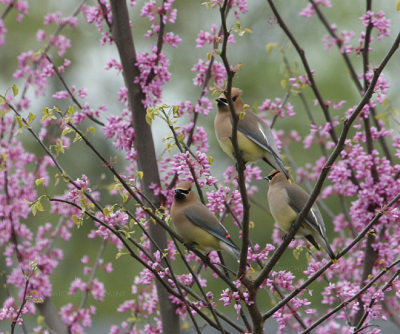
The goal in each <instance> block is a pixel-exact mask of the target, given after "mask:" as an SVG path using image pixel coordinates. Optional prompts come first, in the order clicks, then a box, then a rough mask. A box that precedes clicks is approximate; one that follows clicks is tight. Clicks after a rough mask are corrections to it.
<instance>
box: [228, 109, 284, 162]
mask: <svg viewBox="0 0 400 334" xmlns="http://www.w3.org/2000/svg"><path fill="white" fill-rule="evenodd" d="M231 121H232V118H231ZM238 130H239V131H240V132H242V133H243V134H244V135H245V136H246V137H247V138H249V139H250V140H251V141H253V142H254V143H256V144H257V145H259V146H260V147H262V148H263V149H264V150H266V151H267V152H269V153H271V154H273V155H274V156H278V154H277V152H278V150H277V148H276V144H275V140H274V137H273V136H272V132H271V129H270V128H269V127H268V126H267V125H266V124H265V123H264V122H262V121H261V120H260V119H259V118H258V117H257V115H256V114H254V113H253V112H252V111H251V110H248V111H247V112H246V114H245V116H244V118H243V119H240V120H239V122H238Z"/></svg>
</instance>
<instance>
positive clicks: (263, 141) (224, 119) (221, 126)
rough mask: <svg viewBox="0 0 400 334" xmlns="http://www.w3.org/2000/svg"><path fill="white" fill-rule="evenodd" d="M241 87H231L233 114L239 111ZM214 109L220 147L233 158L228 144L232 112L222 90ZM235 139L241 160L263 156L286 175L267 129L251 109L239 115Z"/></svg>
mask: <svg viewBox="0 0 400 334" xmlns="http://www.w3.org/2000/svg"><path fill="white" fill-rule="evenodd" d="M241 93H242V91H241V90H240V89H239V88H232V92H231V97H232V101H233V104H234V106H235V112H236V114H237V115H239V114H240V112H242V111H243V106H244V103H243V100H242V99H241V98H240V94H241ZM216 101H217V102H218V112H217V114H216V116H215V119H214V127H215V134H216V136H217V139H218V142H219V145H220V146H221V148H222V150H223V151H224V152H225V153H226V154H227V155H229V156H230V157H231V158H233V155H234V149H233V145H232V141H231V138H232V115H231V111H230V109H229V105H228V101H227V99H226V96H225V94H221V95H220V96H219V98H218V99H217V100H216ZM237 139H238V145H239V149H240V152H241V154H242V158H243V159H244V161H245V162H248V161H257V160H260V159H262V160H264V161H265V162H266V163H268V164H269V165H270V166H271V167H272V168H274V169H279V170H280V171H282V172H283V173H284V174H285V175H286V177H287V178H289V175H287V173H286V169H285V167H284V166H283V163H282V160H281V158H280V157H279V155H278V153H277V152H278V151H277V149H276V144H275V141H274V137H273V136H272V132H271V129H270V128H269V126H268V125H267V124H265V123H264V122H263V121H262V120H261V119H259V118H258V116H257V115H256V114H255V113H253V112H252V111H251V110H247V111H246V112H245V115H244V117H243V119H239V122H238V132H237Z"/></svg>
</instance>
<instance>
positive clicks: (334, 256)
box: [313, 233, 336, 262]
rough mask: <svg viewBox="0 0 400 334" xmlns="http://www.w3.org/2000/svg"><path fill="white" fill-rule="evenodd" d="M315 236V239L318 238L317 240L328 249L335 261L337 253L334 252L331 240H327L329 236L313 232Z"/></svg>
mask: <svg viewBox="0 0 400 334" xmlns="http://www.w3.org/2000/svg"><path fill="white" fill-rule="evenodd" d="M313 236H314V237H316V238H315V239H316V240H317V242H318V243H319V244H320V245H321V246H322V247H323V248H324V249H325V250H326V252H327V253H328V255H329V257H330V258H331V259H332V260H333V261H334V262H335V261H336V255H335V253H334V252H333V250H332V248H331V246H330V245H329V242H328V240H327V238H326V237H325V236H322V235H319V234H316V233H314V234H313Z"/></svg>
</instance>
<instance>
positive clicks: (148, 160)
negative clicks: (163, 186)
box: [111, 0, 180, 334]
mask: <svg viewBox="0 0 400 334" xmlns="http://www.w3.org/2000/svg"><path fill="white" fill-rule="evenodd" d="M111 11H112V15H113V22H112V26H111V31H112V36H113V39H114V41H115V43H116V45H117V49H118V52H119V56H120V59H121V64H122V68H123V76H124V81H125V86H126V87H127V89H128V100H129V105H130V108H131V111H132V115H133V117H132V118H133V128H134V130H135V141H134V145H135V148H136V151H137V154H138V168H139V170H140V171H145V172H144V174H143V188H144V193H145V194H146V196H147V197H149V198H150V199H151V200H152V202H153V203H154V204H155V206H156V207H159V206H160V204H161V198H160V196H156V195H154V192H153V191H152V190H150V188H149V187H150V185H151V184H156V185H158V186H160V176H159V173H158V166H157V159H156V155H155V148H154V142H153V135H152V133H151V128H150V126H149V125H148V124H147V122H146V109H145V107H144V105H143V100H144V94H143V92H142V89H141V86H140V84H139V83H135V78H138V77H139V76H140V73H139V68H138V67H137V66H136V50H135V46H134V43H133V37H132V33H131V28H130V23H129V15H128V8H127V5H126V1H125V0H113V1H111ZM149 228H150V234H151V235H152V236H153V238H154V240H155V241H156V242H157V243H158V246H159V248H161V249H166V248H167V237H166V233H165V231H164V229H163V228H162V227H161V226H159V225H158V224H153V223H150V224H149ZM151 247H152V251H155V250H156V247H155V246H154V245H153V244H152V246H151ZM156 287H157V295H158V301H159V304H160V314H161V320H162V327H163V332H164V333H167V332H168V333H171V334H174V333H176V334H179V331H180V325H179V317H178V315H177V314H176V307H175V305H173V304H172V302H171V301H170V300H169V298H168V297H169V295H168V292H167V291H166V290H165V289H164V288H163V287H162V286H161V284H160V281H159V280H157V281H156Z"/></svg>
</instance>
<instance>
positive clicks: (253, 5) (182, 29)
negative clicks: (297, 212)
mask: <svg viewBox="0 0 400 334" xmlns="http://www.w3.org/2000/svg"><path fill="white" fill-rule="evenodd" d="M79 3H80V2H77V1H44V0H42V1H41V2H40V5H39V4H38V3H37V2H30V7H31V8H30V9H29V15H28V16H27V17H25V18H24V19H23V21H22V22H21V23H17V22H16V20H15V13H14V12H11V13H10V14H9V15H8V16H7V17H6V19H5V21H4V23H5V26H6V27H7V29H8V33H7V36H6V43H5V45H3V47H2V48H1V52H0V64H1V68H2V70H1V73H0V89H1V93H2V94H4V93H5V92H6V91H7V89H9V87H10V86H11V85H12V84H16V85H17V86H20V87H22V86H23V84H24V82H23V81H22V80H15V79H13V77H12V74H13V72H14V71H15V69H16V68H17V56H18V55H19V54H20V53H21V52H26V51H28V50H33V51H38V50H39V49H42V48H43V44H42V43H39V42H37V41H36V36H35V34H36V32H37V30H38V29H44V30H45V31H46V33H49V34H50V33H53V32H54V31H55V29H56V27H55V26H54V25H50V26H47V27H43V24H42V23H43V17H44V15H46V13H53V12H56V11H61V12H62V16H63V17H65V16H69V15H71V13H72V12H73V11H74V10H75V8H76V7H77V6H78V5H79ZM96 3H97V2H95V1H88V2H87V4H88V5H96ZM307 3H308V2H307V1H297V0H292V1H288V0H286V1H276V6H277V8H278V9H279V11H280V12H281V15H282V16H283V17H284V18H285V20H286V22H287V23H288V26H289V28H290V29H291V31H292V32H293V33H294V35H295V37H296V39H297V40H298V42H299V43H300V45H301V46H302V48H303V49H304V50H305V52H306V56H307V58H308V61H309V64H310V66H311V68H312V69H313V70H315V80H316V82H317V84H318V87H319V89H320V91H321V94H322V96H323V98H324V99H325V100H328V99H329V100H332V101H340V100H343V99H345V100H347V101H348V102H347V104H346V105H345V107H344V109H347V108H348V107H350V106H353V105H355V104H357V103H358V101H359V100H360V96H359V93H358V92H357V91H356V89H355V87H354V85H353V83H352V82H351V80H350V77H349V75H348V71H347V69H346V68H345V66H344V62H343V59H342V57H341V55H340V54H339V53H338V51H337V49H336V47H332V49H331V50H330V51H329V52H326V51H324V49H323V46H322V42H321V39H322V37H323V36H324V35H326V31H325V30H324V28H323V26H322V25H321V23H320V22H319V21H318V19H317V18H316V17H313V18H311V19H306V18H304V17H300V16H299V15H298V13H299V12H300V10H301V9H302V8H304V7H305V6H306V5H307ZM142 4H143V1H140V0H138V1H137V5H136V6H135V7H133V8H130V11H131V18H132V21H133V36H134V40H135V45H136V50H137V52H140V51H149V50H150V47H151V45H152V44H154V43H155V42H156V41H155V39H154V38H153V39H145V38H143V34H144V33H145V32H146V31H147V29H148V28H149V23H148V21H147V19H146V18H142V17H140V15H139V14H140V8H141V6H142ZM174 6H175V7H176V8H178V19H177V22H176V24H174V25H171V24H168V25H167V26H166V30H167V31H174V32H175V33H177V34H178V35H179V36H180V37H181V38H182V43H181V44H180V45H179V47H178V49H173V48H171V47H169V46H165V47H164V52H165V53H166V54H167V56H168V57H169V60H170V63H171V67H170V72H171V81H170V82H169V83H167V84H166V85H165V89H164V98H163V102H164V103H166V104H169V105H175V104H178V103H179V102H181V101H186V100H190V101H192V102H193V103H195V102H196V100H197V98H198V97H199V94H200V88H199V87H195V86H193V84H192V80H193V78H194V76H195V75H196V74H195V73H193V72H192V71H191V68H192V66H193V65H194V64H195V63H197V60H198V59H199V58H201V59H206V53H207V52H210V51H211V47H210V46H205V47H203V48H202V49H196V47H195V46H196V42H195V39H196V37H197V34H198V32H199V31H200V30H204V31H210V27H211V24H216V25H217V26H218V27H219V25H220V20H219V12H218V10H211V9H207V8H206V7H205V6H204V5H202V1H187V0H177V1H175V3H174ZM378 6H379V7H378ZM3 8H4V5H1V6H0V12H2V11H3ZM364 8H365V4H364V1H347V0H336V1H333V8H332V9H329V10H327V9H323V12H324V13H325V14H326V15H327V17H328V20H329V21H330V23H335V24H336V25H337V26H338V29H339V31H341V30H347V31H354V32H355V38H354V40H353V45H357V43H358V42H357V40H358V36H359V33H360V32H361V31H363V30H364V27H363V25H362V24H361V22H360V20H359V19H358V18H359V17H360V16H361V15H363V13H364V11H365V9H364ZM373 10H374V11H380V10H383V11H385V12H386V13H387V16H388V18H390V19H391V24H392V28H391V31H392V34H393V35H395V34H397V32H398V31H399V29H400V20H399V12H396V11H395V1H381V2H379V3H376V4H375V5H374V8H373ZM232 14H233V13H231V14H230V16H229V20H228V22H229V26H234V23H235V21H236V19H235V18H234V17H233V15H232ZM272 16H273V15H272V12H271V10H270V8H269V6H268V4H267V1H261V0H252V1H249V12H248V13H247V14H246V15H242V16H241V19H240V22H241V25H242V26H243V27H245V28H250V29H251V30H252V34H246V35H244V36H243V37H238V36H235V39H236V44H234V45H229V46H228V57H229V61H230V62H231V64H237V63H241V64H242V65H243V66H242V68H241V69H240V71H239V73H238V74H237V75H236V76H235V79H234V86H237V87H240V88H241V89H242V90H243V98H244V100H245V102H246V103H248V104H250V105H252V106H253V107H254V109H255V107H256V106H258V105H261V103H262V102H263V101H264V100H265V99H266V98H270V99H272V100H273V99H275V98H276V97H279V98H284V96H285V93H286V92H285V90H284V89H283V88H282V87H281V85H280V82H281V80H283V79H285V77H284V75H283V72H284V67H283V62H282V58H281V55H280V53H279V52H278V51H277V50H275V51H273V52H272V53H270V54H269V53H267V52H266V44H268V43H278V44H280V45H281V46H282V47H283V48H284V50H285V52H286V54H287V57H288V59H289V61H290V63H291V66H292V68H293V69H296V70H297V75H301V74H304V71H303V66H302V64H301V63H300V62H299V57H298V56H297V54H296V52H295V51H294V49H293V47H292V46H291V45H290V44H289V43H288V40H287V38H286V37H285V35H284V33H283V32H282V30H281V29H280V27H279V26H278V25H277V24H275V25H272V24H270V23H269V21H270V19H271V17H272ZM78 21H79V26H78V28H77V29H73V28H71V27H67V28H65V29H64V30H63V34H64V35H65V36H66V37H67V38H69V39H71V42H72V46H73V47H72V48H71V49H69V50H68V51H67V53H66V58H68V59H70V60H71V61H72V65H71V66H70V67H69V68H68V69H67V70H66V72H65V74H64V78H65V80H66V82H67V83H68V84H69V85H76V86H77V88H86V89H87V90H88V97H87V99H86V100H85V101H86V102H88V103H89V104H90V105H91V107H92V108H97V107H98V106H100V105H102V104H106V105H107V106H108V108H109V110H108V112H106V113H104V115H102V120H103V121H104V120H105V118H106V116H108V115H111V114H119V113H120V112H121V111H122V109H123V106H122V104H121V103H120V102H118V100H117V92H118V90H119V89H120V88H121V87H122V86H123V80H122V76H118V75H117V74H116V71H114V70H109V71H105V70H103V69H104V67H105V65H106V62H107V61H108V60H109V59H111V58H115V59H117V60H119V57H118V54H117V52H116V48H115V46H114V45H113V46H109V45H107V46H104V47H102V46H100V34H99V32H98V31H97V29H96V27H95V26H94V25H88V24H87V23H86V21H85V19H84V18H83V16H82V14H80V15H79V16H78ZM105 29H106V27H105ZM374 37H375V34H374ZM393 40H394V36H391V37H389V38H384V39H383V40H382V41H381V42H375V43H374V44H373V51H372V52H371V64H372V65H374V66H376V65H378V63H379V62H380V60H381V59H382V57H383V56H384V55H385V54H386V52H387V50H388V49H389V47H390V45H391V43H392V41H393ZM52 54H53V55H54V62H55V64H57V65H61V64H62V59H59V57H58V56H56V54H55V52H54V50H52ZM350 59H351V60H353V61H354V66H355V68H356V70H358V71H359V70H361V68H362V62H361V59H360V58H357V57H356V56H355V55H354V54H351V55H350ZM399 59H400V58H399V56H398V54H397V55H395V56H394V57H393V59H392V60H391V62H390V63H389V65H388V68H387V69H386V71H385V72H384V73H385V77H386V78H387V80H388V81H389V83H390V85H391V89H390V91H389V94H388V102H389V108H388V107H385V108H384V107H382V106H379V107H378V108H377V110H378V113H379V114H384V113H387V114H388V115H389V116H392V115H391V113H392V111H391V109H390V106H398V105H399V102H400V97H399V94H397V91H398V87H399V80H400V76H399V73H400V72H399V70H400V62H399ZM217 60H218V59H217ZM59 90H63V88H62V86H61V84H60V82H59V81H58V79H57V78H52V79H51V80H50V86H49V87H48V88H47V92H46V96H43V97H40V98H38V99H34V100H33V102H32V107H31V109H30V110H29V111H31V112H33V113H37V114H38V116H39V117H37V120H36V121H35V129H36V130H38V129H39V127H40V123H39V119H40V111H41V109H42V107H43V106H49V107H51V106H53V105H58V106H59V107H62V108H63V107H64V108H65V107H67V106H68V104H66V103H65V102H62V103H60V101H58V100H55V99H53V98H52V97H51V96H52V94H54V93H55V92H56V91H59ZM304 94H305V97H306V98H307V101H308V104H309V105H310V107H311V109H312V112H313V116H314V117H315V119H316V120H317V123H318V124H323V123H324V118H323V115H322V112H321V111H320V109H319V108H318V107H314V106H313V101H314V96H313V94H312V92H311V90H310V89H306V90H305V91H304ZM28 95H29V96H30V97H33V93H32V91H31V92H30V93H29V94H28ZM81 102H82V101H81ZM289 102H290V103H291V104H293V105H294V107H295V108H294V110H295V111H296V113H297V114H296V116H295V117H294V118H289V117H287V118H285V119H278V121H277V123H276V125H275V128H276V129H283V130H285V132H286V133H288V132H289V130H291V129H295V130H297V131H298V132H299V133H300V134H301V135H302V136H305V135H307V134H308V133H309V121H308V118H307V116H306V114H305V110H304V107H303V105H302V104H301V102H300V99H299V98H298V97H297V96H294V95H293V96H291V97H290V99H289ZM331 112H332V114H333V115H338V116H342V114H343V111H342V110H340V111H334V110H331ZM213 119H214V113H210V114H209V115H208V116H207V117H206V116H201V117H200V118H199V125H202V126H205V127H206V128H207V130H208V133H209V138H208V139H209V144H210V152H209V154H210V155H212V156H213V157H214V164H213V165H212V172H213V175H214V176H216V177H217V178H218V179H220V180H221V181H222V180H223V179H222V173H223V171H224V170H225V169H226V167H227V166H229V165H232V163H233V162H232V160H230V159H229V158H228V157H226V156H225V154H223V153H222V151H221V150H220V148H219V146H218V144H217V142H216V139H215V136H214V130H213ZM389 120H390V127H391V128H393V129H394V130H395V131H398V129H397V123H396V119H394V118H393V117H391V118H389ZM186 122H187V120H184V119H183V120H182V124H185V123H186ZM88 124H89V123H87V125H88ZM167 133H168V129H167V127H166V126H165V124H163V123H162V122H160V121H155V122H154V123H153V134H154V140H155V143H156V150H157V154H158V155H161V154H162V153H163V151H164V147H163V145H162V143H161V140H162V138H163V137H164V136H165V135H167ZM22 138H23V141H24V145H25V147H26V148H27V150H29V151H31V152H34V153H35V154H37V155H43V151H42V150H41V149H40V147H39V146H38V145H37V144H36V143H35V142H34V141H33V140H32V138H31V137H30V136H29V134H27V133H24V134H23V135H22ZM95 145H96V147H97V148H98V149H100V150H101V152H102V153H103V155H104V156H105V157H111V156H114V155H118V156H119V161H120V163H119V164H118V165H117V167H118V169H119V170H120V171H123V168H124V164H123V157H122V156H121V155H120V154H119V153H117V152H116V151H115V150H114V149H113V147H112V146H111V144H110V142H109V141H106V140H104V138H102V131H101V130H100V129H98V133H97V135H96V143H95ZM302 147H303V146H302V144H301V143H299V144H295V145H291V146H290V147H289V149H290V151H291V154H292V155H293V158H294V160H295V161H296V163H297V164H298V165H299V166H304V165H305V164H306V163H311V164H313V163H314V162H315V160H317V159H318V158H319V157H320V155H321V154H320V151H319V148H318V149H311V150H307V151H304V150H303V149H302ZM59 160H60V162H61V163H62V165H63V167H64V168H65V170H66V171H67V172H68V173H69V174H70V175H71V176H72V177H73V178H77V177H80V176H81V175H82V174H86V175H88V176H89V178H90V180H91V186H92V187H93V188H95V189H97V190H99V191H100V192H101V198H102V203H103V204H112V203H113V202H112V201H113V198H112V197H110V196H109V195H108V193H107V189H106V188H107V185H108V184H110V183H111V182H112V177H111V176H110V174H109V173H108V172H107V170H106V169H105V168H104V167H103V165H102V164H101V163H99V161H98V160H97V158H96V157H95V156H94V154H93V153H92V152H90V151H89V149H88V148H87V147H86V146H85V145H84V144H82V143H76V144H74V145H73V146H72V148H71V149H70V150H68V151H67V152H66V154H65V155H63V156H61V157H60V158H59ZM259 166H260V167H261V168H262V169H263V171H264V174H266V173H267V172H268V170H269V169H267V168H266V166H265V165H264V164H262V163H260V164H259ZM258 186H259V189H260V191H259V194H258V195H257V200H258V201H259V202H261V203H263V204H264V205H267V203H266V192H267V185H266V183H264V181H260V183H259V184H258ZM209 190H211V189H209ZM61 191H62V185H59V186H54V187H50V188H49V192H50V193H51V194H57V193H60V192H61ZM326 204H327V205H328V206H329V207H330V209H331V210H332V211H333V212H334V213H339V212H340V208H339V206H338V201H337V200H335V199H329V200H328V201H326ZM46 208H49V206H47V207H46ZM130 208H132V204H131V205H130ZM325 218H326V224H327V228H328V231H332V226H331V224H330V221H329V219H328V218H327V216H325ZM251 220H252V221H253V222H254V223H255V228H254V229H252V230H251V239H252V241H253V242H254V243H258V244H261V245H264V244H265V243H266V242H271V237H270V235H271V233H272V227H273V221H272V218H271V216H270V215H269V214H266V213H265V211H263V210H261V209H260V208H258V207H257V206H255V205H252V208H251ZM47 221H50V222H52V223H53V224H56V223H57V221H58V218H57V217H55V216H52V215H49V214H47V213H39V214H38V215H36V216H35V217H33V216H31V217H30V218H29V221H27V222H26V224H27V225H28V226H29V227H30V228H31V229H32V230H36V228H37V226H38V224H42V223H44V222H47ZM227 227H228V229H230V230H233V228H232V223H231V221H228V222H227ZM92 228H93V224H92V222H91V221H89V220H86V221H85V224H84V225H83V226H82V227H81V228H80V229H77V228H75V229H74V230H73V231H72V233H73V236H72V241H71V242H69V243H66V242H64V241H62V240H57V241H56V247H59V248H62V249H63V251H64V260H63V261H62V262H61V263H60V265H59V266H58V268H57V270H56V272H55V274H54V275H53V276H52V284H53V292H54V293H53V299H54V303H55V304H56V305H57V306H61V305H64V304H66V303H68V302H71V303H74V304H75V305H79V303H80V301H81V299H82V295H81V294H80V293H77V294H75V295H73V296H69V295H68V289H69V284H70V282H71V281H72V280H73V279H74V278H75V277H82V278H83V279H84V280H87V279H88V278H87V277H83V272H82V271H83V266H84V265H83V264H82V263H81V262H80V259H81V258H82V256H83V255H85V254H87V255H89V257H90V263H89V265H92V264H93V262H94V260H95V258H96V256H97V252H98V250H99V246H100V243H101V241H100V240H98V239H94V240H93V239H88V238H87V234H88V231H90V230H91V229H92ZM232 234H233V235H234V238H235V236H236V235H237V234H236V233H232ZM329 239H332V234H331V236H330V237H329ZM235 240H238V239H237V238H235ZM115 256H116V249H115V247H114V246H111V245H108V246H107V248H106V250H105V253H104V262H105V263H107V262H113V267H114V272H113V273H112V274H111V275H108V274H105V273H104V271H102V270H100V271H99V273H98V275H97V277H98V279H99V280H101V281H103V282H104V283H105V286H106V289H107V294H106V298H105V302H104V303H98V302H96V301H94V300H93V299H92V298H89V300H88V303H87V305H89V304H93V305H95V306H96V307H97V315H96V316H95V318H94V319H95V321H94V322H95V323H97V320H96V319H102V320H101V323H102V324H104V326H105V327H103V329H104V330H101V332H105V331H106V329H105V328H107V330H108V327H109V324H111V323H118V322H119V321H121V320H123V319H125V318H126V314H119V313H118V312H115V309H116V308H117V307H118V305H120V304H121V303H122V301H124V300H126V299H130V296H131V284H132V280H133V277H134V275H136V274H137V273H138V272H139V271H140V270H141V269H142V268H141V267H140V266H138V265H137V264H136V263H135V262H134V261H133V260H132V259H131V258H129V257H128V256H122V257H120V258H119V259H118V260H116V259H115ZM226 260H227V262H228V263H229V266H231V267H235V266H236V264H234V263H233V261H232V259H230V258H229V257H228V256H226ZM305 269H306V256H305V254H304V253H302V254H301V257H300V260H296V259H295V258H294V256H293V253H292V251H287V252H286V253H285V255H284V256H283V258H282V259H281V261H280V262H279V263H278V265H277V267H276V270H288V271H291V272H293V273H294V274H295V275H296V276H298V277H301V276H302V275H303V271H304V270H305ZM0 270H1V271H3V272H4V271H5V272H9V268H5V263H4V261H3V260H0ZM177 271H178V273H184V272H185V270H184V268H183V267H179V268H178V269H177ZM206 277H208V278H209V279H210V286H212V290H213V291H214V293H215V296H218V294H219V293H220V291H221V290H222V289H224V288H225V286H224V284H222V283H221V281H220V280H215V279H213V278H212V277H211V276H209V275H208V274H207V275H206ZM2 280H4V277H2ZM311 289H312V290H313V291H314V294H313V297H310V298H312V299H313V301H318V300H320V299H321V297H320V296H319V294H318V292H319V291H320V290H321V286H320V284H318V283H315V284H313V285H312V286H311ZM3 292H4V291H1V292H0V295H1V296H2V297H1V299H0V302H2V301H3V297H4V296H5V294H4V293H3ZM261 299H264V298H261ZM260 303H261V305H262V308H265V307H267V306H268V305H270V300H269V298H267V297H266V298H265V299H264V300H260ZM2 326H3V325H0V329H3V328H2ZM95 326H98V323H97V325H95ZM97 328H98V327H97ZM93 332H95V331H93Z"/></svg>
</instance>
